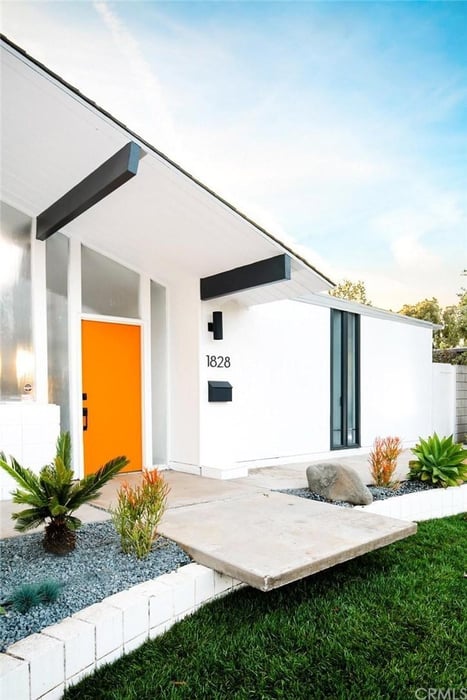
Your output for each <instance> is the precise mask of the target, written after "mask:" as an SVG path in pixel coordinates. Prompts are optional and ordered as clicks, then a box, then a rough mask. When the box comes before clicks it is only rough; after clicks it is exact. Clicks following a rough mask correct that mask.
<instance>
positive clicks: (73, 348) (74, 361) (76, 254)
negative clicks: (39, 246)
mask: <svg viewBox="0 0 467 700" xmlns="http://www.w3.org/2000/svg"><path fill="white" fill-rule="evenodd" d="M68 352H69V375H70V431H71V445H72V460H73V467H74V470H75V474H76V475H77V476H79V477H82V476H84V459H83V413H82V406H83V401H82V367H81V242H80V241H79V240H76V239H74V238H70V258H69V267H68Z"/></svg>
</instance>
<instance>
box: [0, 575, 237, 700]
mask: <svg viewBox="0 0 467 700" xmlns="http://www.w3.org/2000/svg"><path fill="white" fill-rule="evenodd" d="M244 585H245V584H242V583H241V582H240V581H237V580H236V579H233V578H231V577H230V576H225V575H224V574H221V573H219V572H217V571H213V570H212V569H209V568H207V567H206V566H201V565H200V564H187V565H186V566H182V567H181V568H180V569H178V570H177V571H174V572H172V573H170V574H163V575H162V576H159V577H158V578H155V579H153V580H151V581H146V582H145V583H140V584H138V585H137V586H133V588H130V589H129V590H127V591H122V592H121V593H116V594H115V595H111V596H109V597H108V598H104V600H103V601H102V602H101V603H96V604H95V605H91V606H89V607H88V608H84V610H81V611H80V612H77V613H75V614H74V615H72V616H71V617H67V618H65V619H64V620H62V621H61V622H59V623H57V624H55V625H51V626H50V627H46V628H45V629H43V630H42V631H41V632H40V633H38V634H32V635H30V636H29V637H26V638H25V639H21V640H20V641H19V642H15V643H14V644H12V645H11V646H9V647H8V649H7V650H6V653H4V654H0V698H2V700H3V698H4V699H5V700H9V699H10V698H11V699H13V698H14V700H39V698H40V700H60V698H61V697H62V695H63V693H64V690H65V688H66V687H69V686H71V685H73V684H75V683H77V682H78V681H80V680H81V679H82V678H84V677H85V676H89V675H90V674H92V673H93V672H94V671H95V669H97V668H99V667H100V666H103V665H104V664H106V663H111V662H112V661H115V660H116V659H118V658H120V657H121V656H123V655H124V654H128V653H129V652H130V651H133V650H134V649H136V648H137V647H139V646H140V645H141V644H143V643H144V642H145V641H147V640H148V639H154V638H155V637H157V636H159V635H161V634H163V633H164V632H166V631H167V630H168V629H169V628H170V627H172V625H173V624H175V623H176V622H178V621H179V620H181V619H183V618H184V617H186V616H187V615H190V614H191V613H193V612H195V611H196V610H197V609H198V608H200V607H201V606H202V605H204V604H205V603H207V602H208V601H210V600H214V598H219V597H221V596H223V595H226V594H227V593H230V592H231V591H233V590H234V589H237V588H240V587H242V586H244Z"/></svg>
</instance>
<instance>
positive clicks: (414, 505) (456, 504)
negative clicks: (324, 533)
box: [356, 484, 467, 522]
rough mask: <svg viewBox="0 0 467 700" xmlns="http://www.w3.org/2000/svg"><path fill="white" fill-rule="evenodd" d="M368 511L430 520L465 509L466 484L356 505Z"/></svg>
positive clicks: (395, 516)
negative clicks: (365, 504) (366, 504)
mask: <svg viewBox="0 0 467 700" xmlns="http://www.w3.org/2000/svg"><path fill="white" fill-rule="evenodd" d="M356 508H358V509H359V510H365V511H368V512H369V513H378V514H379V515H387V516H389V517H391V518H398V519H399V520H409V521H412V520H416V521H418V522H420V521H421V520H432V519H434V518H445V517H447V516H448V515H458V514H459V513H465V512H466V511H467V484H463V485H462V486H449V487H448V488H446V489H443V488H440V489H430V490H429V491H418V492H416V493H406V494H405V495H404V496H393V497H392V498H387V499H386V500H385V501H374V502H373V503H370V505H369V506H356Z"/></svg>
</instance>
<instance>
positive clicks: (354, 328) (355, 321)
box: [331, 309, 360, 450]
mask: <svg viewBox="0 0 467 700" xmlns="http://www.w3.org/2000/svg"><path fill="white" fill-rule="evenodd" d="M359 445H360V316H358V314H351V313H348V312H346V311H339V310H337V309H331V449H334V450H336V449H342V448H345V447H359Z"/></svg>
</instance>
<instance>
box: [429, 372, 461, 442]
mask: <svg viewBox="0 0 467 700" xmlns="http://www.w3.org/2000/svg"><path fill="white" fill-rule="evenodd" d="M432 432H436V433H438V435H453V434H455V432H456V366H455V365H448V364H444V363H435V364H433V415H432Z"/></svg>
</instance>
